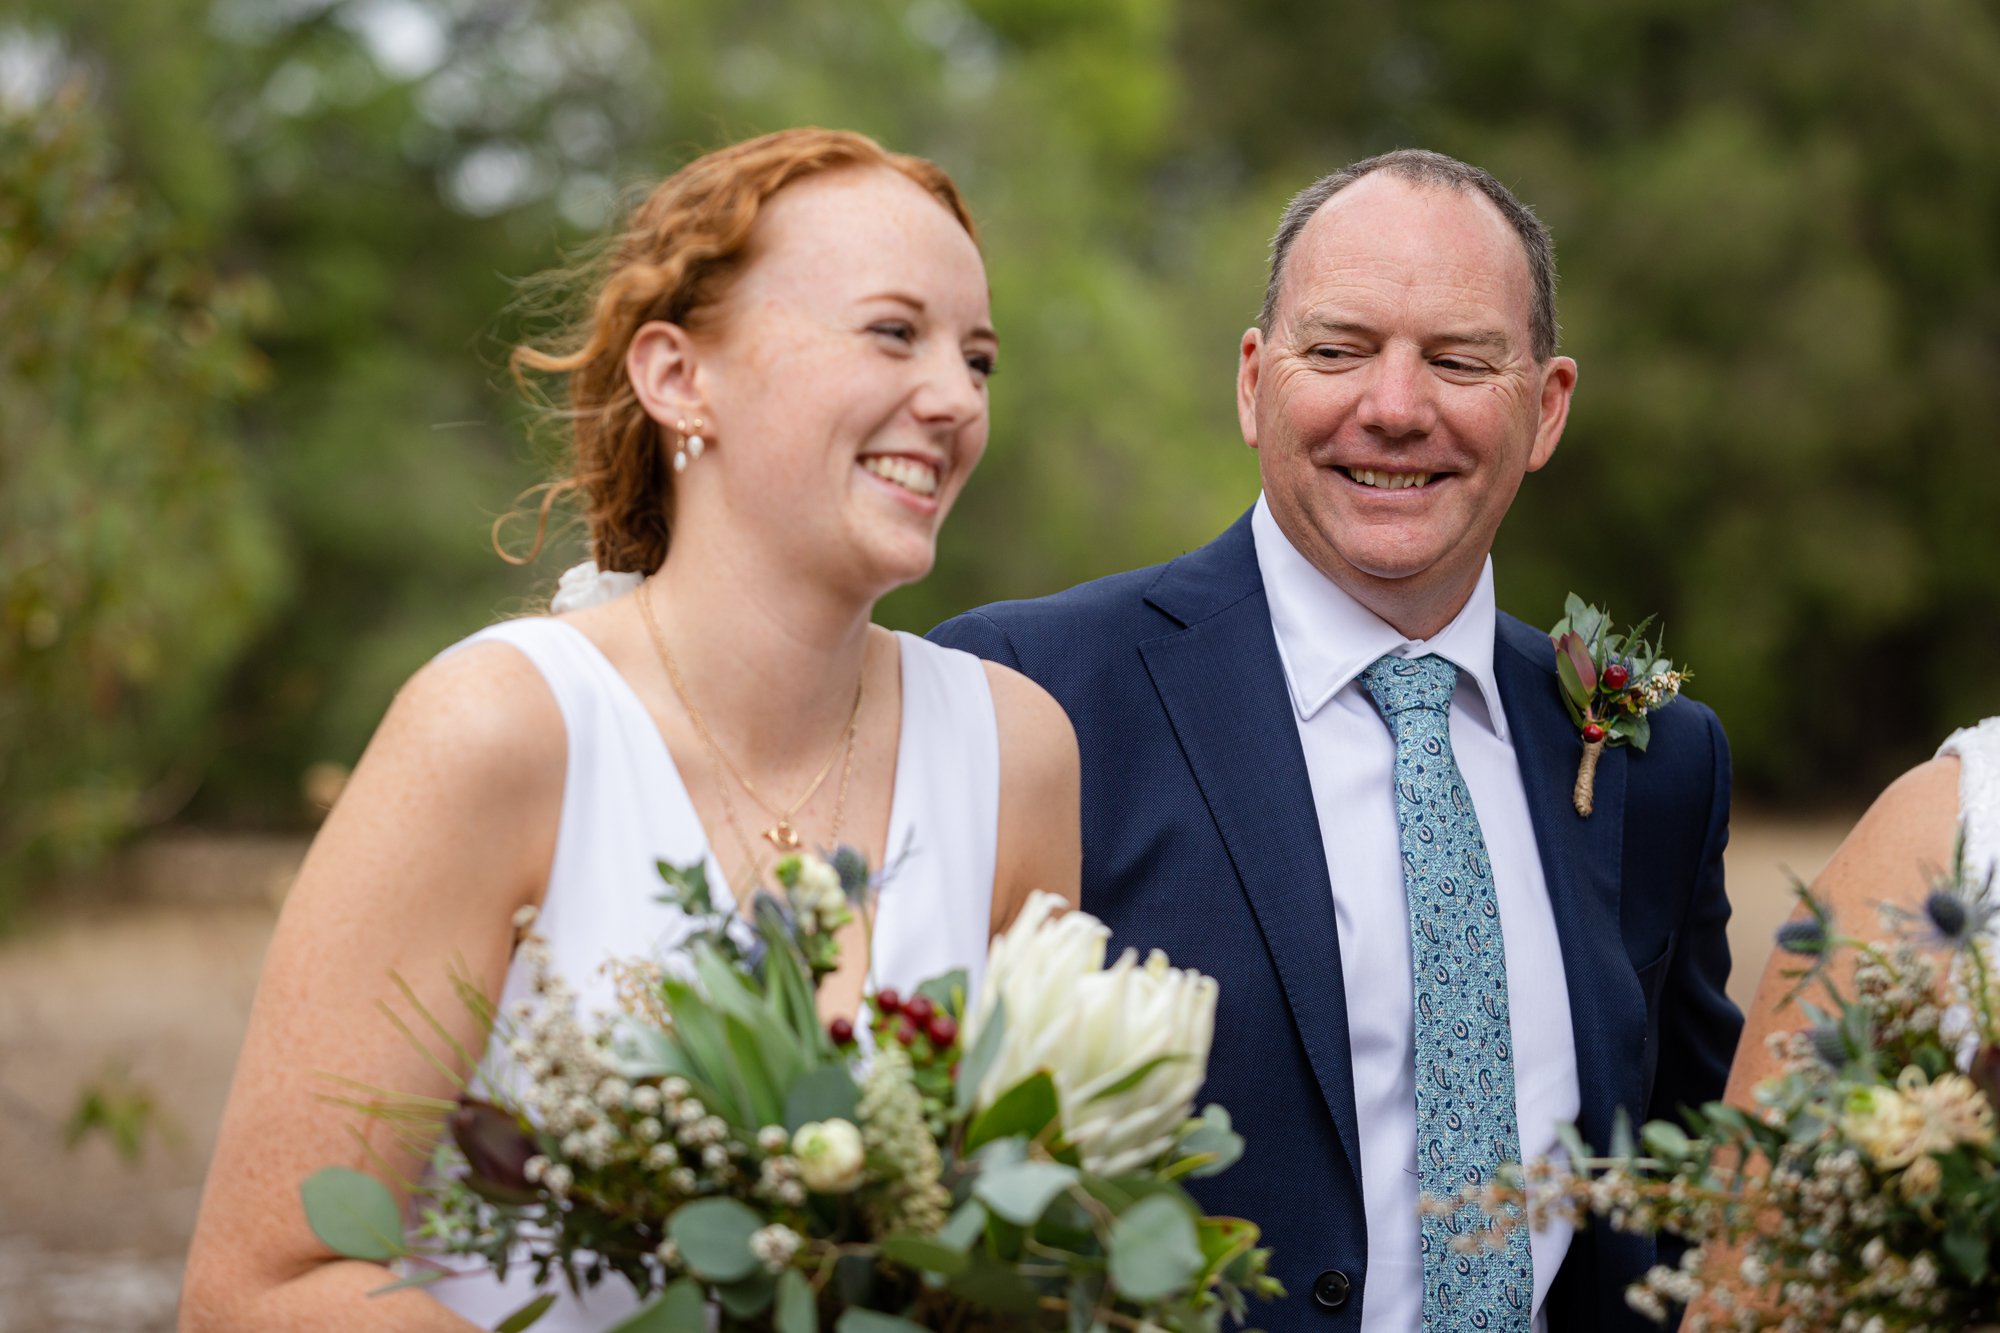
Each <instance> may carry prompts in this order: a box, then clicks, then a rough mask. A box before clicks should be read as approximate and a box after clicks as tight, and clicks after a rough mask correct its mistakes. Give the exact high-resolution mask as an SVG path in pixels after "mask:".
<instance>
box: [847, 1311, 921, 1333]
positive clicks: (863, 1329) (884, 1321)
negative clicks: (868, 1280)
mask: <svg viewBox="0 0 2000 1333" xmlns="http://www.w3.org/2000/svg"><path fill="white" fill-rule="evenodd" d="M833 1330H834V1333H928V1330H926V1329H925V1328H924V1326H923V1325H922V1324H913V1323H911V1322H910V1321H909V1320H907V1319H902V1318H899V1317H897V1316H896V1315H892V1314H883V1313H882V1312H881V1311H879V1310H843V1311H841V1314H840V1318H839V1319H838V1320H837V1321H836V1322H835V1323H834V1326H833Z"/></svg>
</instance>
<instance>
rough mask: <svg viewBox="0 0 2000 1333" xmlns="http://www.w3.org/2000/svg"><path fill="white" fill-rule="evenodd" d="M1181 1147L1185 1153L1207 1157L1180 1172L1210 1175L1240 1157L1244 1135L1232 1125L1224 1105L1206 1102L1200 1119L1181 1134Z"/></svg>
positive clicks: (1223, 1169) (1193, 1174) (1198, 1175)
mask: <svg viewBox="0 0 2000 1333" xmlns="http://www.w3.org/2000/svg"><path fill="white" fill-rule="evenodd" d="M1180 1151H1181V1153H1182V1154H1184V1156H1186V1157H1197V1158H1203V1159H1206V1160H1203V1161H1201V1162H1200V1163H1199V1164H1198V1165H1195V1166H1190V1167H1188V1168H1186V1170H1185V1171H1184V1172H1182V1173H1180V1174H1185V1175H1189V1176H1193V1177H1195V1178H1197V1179H1199V1178H1201V1177H1203V1176H1213V1175H1216V1174H1218V1173H1220V1172H1223V1171H1227V1170H1228V1169H1229V1168H1230V1167H1232V1166H1234V1165H1236V1163H1237V1162H1238V1161H1239V1160H1240V1159H1241V1158H1242V1156H1243V1136H1242V1135H1241V1134H1238V1133H1237V1132H1236V1131H1235V1130H1234V1129H1233V1128H1231V1126H1230V1120H1229V1110H1228V1108H1227V1107H1222V1106H1208V1107H1205V1108H1204V1109H1203V1110H1202V1113H1201V1123H1200V1124H1199V1125H1197V1126H1196V1127H1195V1128H1194V1129H1191V1130H1189V1131H1188V1132H1187V1133H1186V1134H1184V1135H1182V1137H1181V1141H1180Z"/></svg>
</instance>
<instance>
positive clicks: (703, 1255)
mask: <svg viewBox="0 0 2000 1333" xmlns="http://www.w3.org/2000/svg"><path fill="white" fill-rule="evenodd" d="M763 1225H764V1220H763V1219H762V1218H760V1217H758V1216H757V1214H755V1213H753V1212H751V1211H750V1209H748V1208H746V1207H745V1206H744V1205H742V1204H740V1203H738V1202H737V1201H736V1200H734V1199H697V1200H695V1202H693V1203H687V1204H682V1205H681V1206H680V1207H679V1208H676V1209H675V1210H674V1214H673V1216H672V1217H669V1218H668V1219H667V1234H668V1235H669V1236H671V1237H673V1241H674V1244H676V1245H678V1246H679V1247H680V1251H681V1259H682V1260H683V1261H684V1262H685V1263H686V1264H687V1266H688V1269H689V1271H690V1272H692V1273H694V1275H695V1276H696V1277H701V1278H706V1279H708V1280H709V1281H710V1282H734V1281H736V1280H737V1279H738V1278H742V1277H747V1276H749V1275H750V1273H751V1272H752V1271H753V1270H755V1269H756V1267H757V1256H756V1255H754V1254H752V1253H751V1252H750V1237H752V1236H753V1235H755V1234H756V1233H757V1229H758V1228H759V1227H761V1226H763Z"/></svg>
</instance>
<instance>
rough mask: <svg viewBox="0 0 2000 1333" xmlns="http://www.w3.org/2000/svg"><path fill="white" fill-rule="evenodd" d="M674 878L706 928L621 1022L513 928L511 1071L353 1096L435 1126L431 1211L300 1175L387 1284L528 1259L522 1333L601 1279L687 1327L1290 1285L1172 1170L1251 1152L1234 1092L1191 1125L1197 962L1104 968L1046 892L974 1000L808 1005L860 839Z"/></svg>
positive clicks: (495, 1035) (427, 1184)
mask: <svg viewBox="0 0 2000 1333" xmlns="http://www.w3.org/2000/svg"><path fill="white" fill-rule="evenodd" d="M660 869H661V873H662V876H663V878H664V879H665V881H666V883H667V885H668V896H669V898H670V899H671V900H672V901H674V902H675V903H677V905H679V906H680V907H681V908H682V909H683V910H684V911H686V912H687V913H688V914H689V915H690V916H691V917H692V918H694V919H695V921H696V922H697V925H698V929H697V932H696V935H695V938H694V939H693V941H692V943H691V946H690V948H689V950H688V952H687V954H686V959H687V962H688V966H687V968H686V969H685V972H684V973H677V972H675V971H669V970H665V969H662V968H660V967H658V966H652V965H644V964H637V963H633V964H626V965H624V966H623V967H622V969H621V971H620V973H619V982H620V985H619V990H620V996H621V1003H620V1012H618V1013H617V1014H615V1015H611V1016H608V1017H606V1018H604V1019H601V1020H598V1021H596V1022H587V1021H586V1020H585V1019H584V1018H582V1017H580V1016H579V1015H578V1013H577V1012H576V1005H575V999H574V995H573V993H572V992H571V991H570V990H569V988H568V987H567V986H566V985H565V984H564V983H563V981H562V980H561V979H560V978H559V977H556V976H553V975H550V974H549V972H548V970H547V966H546V961H545V960H546V951H545V946H543V945H541V944H540V942H539V941H538V940H536V939H535V938H534V937H533V936H532V935H530V936H528V937H527V938H526V940H525V941H524V942H523V943H522V945H521V948H522V949H524V950H527V951H530V953H529V958H530V961H531V964H533V965H535V966H537V968H538V972H537V984H536V996H535V998H534V999H533V1000H531V1001H525V1002H522V1003H520V1004H518V1005H516V1006H510V1011H509V1012H507V1013H505V1014H492V1013H491V1012H490V1007H488V1010H487V1014H486V1016H487V1017H488V1019H489V1024H490V1027H491V1038H490V1039H491V1041H493V1042H496V1043H500V1045H501V1048H502V1049H503V1050H504V1051H505V1052H506V1053H507V1056H508V1059H509V1061H510V1062H511V1064H512V1065H513V1066H514V1072H515V1075H516V1076H515V1077H512V1078H509V1079H500V1078H494V1079H489V1080H486V1082H488V1083H490V1084H492V1085H493V1086H487V1087H482V1088H479V1089H477V1090H476V1091H475V1090H474V1089H472V1088H468V1089H467V1090H466V1092H465V1093H464V1095H463V1096H461V1097H460V1098H459V1100H458V1101H457V1102H456V1103H449V1102H447V1103H433V1104H431V1105H429V1106H428V1107H426V1106H416V1105H402V1106H397V1107H390V1108H385V1107H384V1106H382V1105H381V1104H380V1103H374V1104H361V1103H357V1105H361V1106H362V1107H363V1109H367V1110H370V1111H372V1112H373V1113H376V1114H386V1115H392V1116H397V1117H403V1118H406V1120H407V1122H408V1123H411V1124H416V1125H424V1124H425V1123H426V1122H425V1119H424V1117H425V1116H426V1114H428V1116H429V1120H428V1125H427V1127H428V1129H429V1132H431V1133H435V1132H436V1118H437V1117H438V1116H439V1115H443V1116H444V1117H445V1118H446V1122H447V1126H448V1129H449V1134H448V1136H447V1140H446V1144H445V1146H444V1147H443V1148H442V1149H441V1151H440V1161H439V1163H438V1168H437V1169H436V1170H434V1171H433V1173H432V1175H431V1177H430V1178H429V1179H427V1180H426V1181H424V1182H419V1183H418V1184H417V1185H416V1187H415V1192H416V1195H417V1198H418V1200H419V1203H420V1205H421V1208H420V1211H421V1222H420V1223H419V1224H418V1225H416V1226H415V1227H412V1228H406V1227H405V1225H404V1220H403V1217H402V1215H401V1213H400V1211H399V1209H398V1208H397V1206H396V1202H395V1199H394V1196H393V1195H391V1194H390V1192H389V1191H388V1190H387V1189H386V1188H385V1187H384V1186H383V1185H382V1184H381V1183H380V1182H379V1181H378V1180H377V1179H376V1178H375V1177H374V1176H371V1175H367V1174H365V1173H362V1172H358V1171H353V1170H350V1169H347V1168H340V1167H334V1168H328V1169H327V1170H324V1171H321V1172H319V1173H317V1174H315V1175H314V1176H313V1177H312V1178H310V1179H309V1180H308V1181H307V1182H306V1183H305V1186H304V1200H305V1207H306V1212H307V1216H308V1219H309V1221H310V1222H311V1223H312V1225H313V1228H314V1230H315V1231H316V1232H317V1233H318V1235H319V1236H320V1238H321V1239H322V1240H323V1241H325V1242H326V1243H327V1244H328V1245H329V1246H330V1247H331V1248H333V1249H334V1250H335V1251H337V1252H339V1253H342V1254H346V1255H349V1256H351V1257H356V1258H363V1259H370V1260H374V1261H378V1262H382V1261H392V1260H393V1261H399V1262H400V1263H401V1265H402V1266H403V1268H404V1270H405V1271H406V1272H409V1273H410V1274H411V1276H409V1277H407V1278H405V1279H404V1282H402V1283H398V1284H396V1285H398V1286H401V1285H405V1284H406V1283H420V1282H426V1281H431V1280H436V1279H438V1278H440V1277H445V1276H448V1275H449V1273H451V1272H461V1271H464V1267H465V1265H466V1264H467V1263H469V1262H477V1261H483V1262H484V1263H486V1264H489V1265H491V1266H492V1267H493V1268H495V1269H497V1270H499V1271H501V1272H502V1273H504V1272H505V1271H506V1270H507V1269H508V1268H509V1267H510V1266H514V1265H528V1266H530V1267H531V1270H532V1272H533V1275H534V1277H535V1280H536V1285H537V1286H538V1287H539V1288H541V1289H542V1294H541V1295H539V1296H538V1297H537V1299H536V1300H535V1301H534V1302H533V1303H531V1304H530V1305H529V1306H527V1307H526V1308H524V1309H522V1310H521V1311H518V1312H517V1313H516V1314H515V1315H513V1316H512V1317H510V1318H509V1319H508V1320H506V1321H505V1322H504V1323H503V1324H502V1325H500V1327H501V1328H503V1329H508V1330H518V1329H524V1328H527V1327H529V1326H530V1325H531V1324H532V1323H533V1322H534V1320H535V1319H536V1318H538V1317H539V1316H540V1314H541V1313H543V1312H544V1311H545V1310H547V1309H548V1307H549V1306H550V1305H551V1304H552V1303H553V1302H554V1301H555V1300H556V1293H557V1291H558V1290H559V1285H558V1284H560V1286H564V1287H568V1288H569V1289H571V1290H574V1291H579V1292H580V1291H583V1290H585V1289H587V1288H590V1287H592V1286H595V1285H596V1284H598V1283H600V1282H602V1281H604V1280H606V1279H607V1278H609V1277H610V1276H612V1275H613V1274H616V1275H617V1276H618V1277H620V1278H622V1279H623V1280H625V1281H627V1282H629V1283H630V1284H631V1285H632V1287H633V1288H634V1289H635V1290H636V1291H638V1293H639V1294H640V1295H641V1296H642V1297H643V1298H645V1301H644V1308H643V1309H642V1311H641V1312H640V1313H639V1314H638V1315H637V1316H635V1317H634V1318H633V1319H631V1320H629V1321H628V1322H627V1323H626V1324H624V1325H622V1326H621V1327H622V1328H625V1329H630V1330H656V1329H657V1330H683V1329H684V1330H689V1331H690V1333H706V1330H708V1329H711V1328H716V1327H719V1328H722V1329H760V1330H761V1329H773V1330H776V1331H777V1333H814V1331H815V1330H817V1329H819V1328H821V1327H823V1326H831V1327H832V1328H834V1329H836V1330H839V1333H895V1330H899V1329H900V1330H910V1329H913V1328H950V1329H1015V1328H1019V1329H1040V1328H1049V1329H1074V1330H1078V1331H1079V1333H1082V1331H1084V1330H1093V1329H1101V1330H1111V1329H1135V1330H1136V1329H1163V1330H1214V1329H1219V1328H1220V1327H1221V1324H1222V1320H1223V1318H1224V1316H1225V1315H1229V1316H1233V1317H1234V1318H1236V1319H1237V1320H1239V1321H1240V1320H1241V1319H1242V1318H1243V1317H1244V1315H1245V1314H1246V1311H1247V1305H1248V1298H1249V1297H1251V1296H1270V1295H1275V1294H1280V1293H1279V1288H1278V1286H1277V1283H1276V1281H1275V1280H1274V1279H1273V1278H1271V1277H1269V1276H1268V1275H1267V1273H1266V1271H1265V1268H1266V1259H1267V1254H1268V1252H1267V1251H1265V1250H1262V1249H1259V1248H1258V1246H1257V1239H1258V1233H1257V1229H1256V1228H1255V1227H1254V1226H1252V1225H1251V1224H1249V1223H1248V1222H1244V1221H1239V1220H1236V1219H1233V1218H1218V1217H1204V1216H1202V1214H1201V1210H1200V1209H1199V1208H1198V1207H1197V1206H1196V1205H1195V1204H1194V1202H1193V1200H1192V1199H1191V1198H1190V1197H1189V1196H1188V1194H1187V1193H1186V1191H1185V1190H1184V1189H1183V1188H1182V1187H1181V1185H1180V1184H1179V1183H1177V1182H1179V1181H1181V1180H1183V1179H1185V1178H1187V1177H1191V1176H1201V1175H1207V1174H1211V1173H1214V1172H1217V1171H1220V1170H1222V1169H1224V1168H1225V1167H1227V1166H1228V1165H1229V1164H1230V1163H1231V1162H1233V1161H1234V1160H1235V1159H1236V1158H1237V1157H1238V1156H1240V1154H1241V1152H1242V1146H1243V1145H1242V1140H1241V1139H1240V1138H1239V1137H1238V1136H1237V1135H1236V1134H1235V1133H1234V1132H1232V1130H1231V1128H1230V1123H1229V1117H1228V1114H1227V1113H1226V1112H1225V1111H1223V1110H1222V1109H1221V1108H1219V1107H1210V1108H1208V1109H1207V1111H1206V1112H1204V1113H1203V1114H1201V1115H1200V1116H1196V1115H1195V1114H1194V1097H1195V1094H1196V1092H1197V1090H1198V1089H1199V1087H1200V1085H1201V1083H1202V1081H1203V1079H1204V1077H1205V1075H1206V1072H1207V1069H1206V1067H1207V1059H1208V1051H1209V1047H1210V1044H1211V1042H1212V1039H1213V1035H1214V1025H1215V1002H1216V990H1215V983H1214V982H1213V981H1212V980H1210V979H1208V978H1206V977H1203V976H1201V975H1199V974H1197V973H1193V972H1188V971H1183V970H1179V969H1176V968H1172V967H1169V966H1168V965H1167V960H1166V958H1165V956H1164V955H1162V954H1160V953H1157V952H1155V953H1154V954H1153V955H1152V957H1151V958H1149V959H1147V960H1145V961H1144V962H1141V961H1140V960H1138V959H1137V958H1136V956H1134V955H1133V954H1132V953H1131V952H1129V951H1128V952H1127V954H1126V955H1125V956H1124V957H1122V958H1120V959H1119V960H1118V961H1117V962H1116V963H1114V964H1113V965H1111V966H1110V967H1108V968H1107V967H1106V966H1105V965H1104V964H1105V952H1106V940H1107V938H1108V935H1109V931H1108V930H1107V929H1106V928H1105V927H1104V925H1103V924H1102V923H1100V922H1099V921H1097V920H1096V919H1095V918H1093V917H1091V916H1089V915H1087V914H1085V913H1082V912H1068V913H1062V912H1061V911H1060V908H1061V905H1062V904H1061V900H1060V899H1057V898H1054V897H1051V896H1048V895H1043V894H1037V895H1035V897H1034V898H1033V899H1032V900H1031V901H1030V902H1029V904H1028V905H1027V907H1026V908H1025V909H1024V910H1023V912H1022V913H1021V916H1020V918H1019V920H1018V921H1017V922H1016V923H1015V924H1014V926H1013V927H1012V928H1011V929H1010V930H1009V931H1008V932H1007V933H1006V934H1005V935H1003V936H1002V937H1000V938H998V939H996V940H995V941H994V942H993V946H992V953H991V958H990V961H989V964H988V967H987V970H986V973H985V976H984V978H983V980H982V982H981V984H980V986H979V988H978V990H977V992H976V993H975V994H970V995H968V994H967V993H966V979H965V975H964V974H963V973H962V972H961V973H954V974H952V975H949V976H944V977H939V978H937V979H935V980H933V981H930V982H928V983H926V984H925V985H923V986H921V987H919V988H918V989H917V991H916V992H915V993H914V994H911V995H908V996H903V995H899V994H897V993H896V992H894V991H889V990H882V991H878V992H876V993H875V994H873V995H871V996H869V997H868V999H867V1001H866V1006H867V1015H866V1017H865V1018H864V1020H863V1025H862V1030H860V1031H857V1030H856V1027H855V1024H854V1023H853V1022H850V1021H848V1020H844V1019H836V1020H835V1021H833V1022H832V1023H830V1024H822V1023H821V1021H820V1018H819V1014H818V1011H817V1008H816V1004H815V994H816V990H817V983H818V982H819V981H820V979H821V978H823V977H825V976H826V975H828V974H829V973H831V972H832V971H834V970H835V968H836V967H837V966H838V963H839V947H838V945H837V943H836V938H835V933H836V932H837V931H838V930H839V929H840V928H841V927H842V926H844V925H846V924H847V923H848V922H849V921H851V920H853V919H854V916H855V914H856V913H857V912H861V911H863V910H864V909H865V905H866V903H867V901H868V893H869V889H870V877H869V874H868V870H867V867H866V866H865V865H864V864H863V863H862V861H861V859H860V858H859V857H858V856H856V855H854V854H852V853H850V852H848V851H845V850H843V851H841V852H840V853H838V854H836V855H835V856H834V857H833V858H831V859H830V860H828V859H822V858H820V857H816V856H811V855H795V856H790V857H787V858H785V859H784V860H783V861H782V862H780V863H779V865H778V867H777V868H776V877H777V881H778V885H779V886H780V889H781V892H780V893H770V892H760V893H759V894H758V895H757V898H756V900H755V904H754V909H753V911H752V913H751V917H750V920H749V921H747V922H746V921H744V920H743V919H742V918H740V917H738V916H737V915H735V914H734V913H732V912H727V911H722V912H718V911H717V910H716V908H715V906H714V904H712V903H711V901H710V897H709V891H708V887H707V883H706V879H705V876H704V874H703V872H702V870H701V868H700V867H695V868H692V869H680V868H675V867H670V866H666V865H664V864H663V865H662V866H661V867H660ZM521 924H522V927H523V929H526V928H528V927H529V926H530V925H531V924H532V923H531V922H523V923H521ZM460 989H461V991H462V992H467V991H468V988H467V987H464V986H461V988H460ZM467 998H468V1000H469V1002H471V1003H473V1004H474V1005H475V1006H483V1005H484V1004H485V1002H484V1000H483V997H481V996H480V995H479V994H478V993H477V992H476V991H470V992H469V993H468V994H467ZM442 1259H450V1260H452V1261H453V1263H452V1264H451V1265H449V1266H446V1265H444V1264H442V1263H440V1262H439V1261H440V1260H442Z"/></svg>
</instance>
